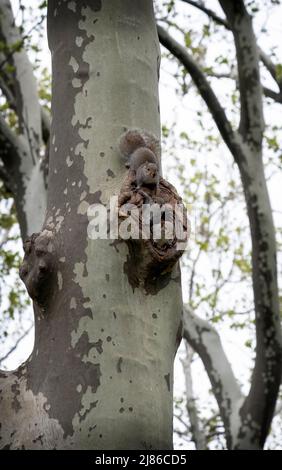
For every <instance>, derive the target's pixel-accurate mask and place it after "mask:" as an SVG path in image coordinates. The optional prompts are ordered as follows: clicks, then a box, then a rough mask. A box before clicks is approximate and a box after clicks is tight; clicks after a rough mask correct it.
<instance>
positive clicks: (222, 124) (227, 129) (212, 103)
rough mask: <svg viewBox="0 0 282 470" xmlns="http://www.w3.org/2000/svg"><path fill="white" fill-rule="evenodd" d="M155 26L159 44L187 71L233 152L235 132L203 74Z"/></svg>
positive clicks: (170, 39)
mask: <svg viewBox="0 0 282 470" xmlns="http://www.w3.org/2000/svg"><path fill="white" fill-rule="evenodd" d="M157 28H158V34H159V39H160V42H161V44H162V45H163V46H164V47H166V48H167V49H168V50H169V51H170V52H171V53H172V54H173V55H174V56H175V57H176V58H177V59H178V60H179V61H180V62H181V63H182V65H183V66H184V67H185V68H186V70H187V71H188V72H189V74H190V75H191V77H192V79H193V81H194V83H195V85H196V86H197V88H198V91H199V93H200V95H201V96H202V98H203V100H204V101H205V103H206V105H207V106H208V108H209V110H210V112H211V114H212V116H213V118H214V121H215V123H216V125H217V127H218V130H219V132H220V134H221V135H222V138H223V140H224V142H225V143H226V145H227V147H228V148H229V149H230V151H231V153H234V151H235V147H236V137H235V133H234V131H233V129H232V127H231V124H230V122H229V121H228V119H227V116H226V114H225V111H224V109H223V108H222V106H221V104H220V102H219V101H218V98H217V97H216V95H215V93H214V91H213V89H212V88H211V86H210V84H209V82H208V81H207V79H206V77H205V74H204V73H203V72H202V70H201V69H200V67H199V66H198V64H197V63H196V61H195V60H194V59H193V57H192V56H191V55H190V54H189V53H188V52H187V50H186V48H185V47H184V46H182V45H181V44H179V43H178V42H177V41H176V40H175V39H174V38H173V37H172V36H170V34H169V33H168V32H167V31H166V30H165V29H164V28H162V27H161V26H160V25H158V26H157Z"/></svg>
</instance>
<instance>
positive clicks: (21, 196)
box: [0, 1, 46, 240]
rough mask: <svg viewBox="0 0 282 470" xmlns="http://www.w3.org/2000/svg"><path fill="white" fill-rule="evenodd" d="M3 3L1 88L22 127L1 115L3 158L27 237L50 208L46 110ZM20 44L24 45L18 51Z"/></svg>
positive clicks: (0, 20)
mask: <svg viewBox="0 0 282 470" xmlns="http://www.w3.org/2000/svg"><path fill="white" fill-rule="evenodd" d="M0 3H1V4H0V40H1V44H2V47H1V51H0V64H1V65H0V88H1V90H2V93H3V94H4V95H5V96H6V99H7V102H8V103H9V105H10V106H11V108H12V109H13V111H14V112H15V113H16V115H17V121H18V129H17V131H14V130H12V129H10V128H9V126H8V124H7V123H6V121H5V120H4V118H3V117H2V116H0V159H1V161H2V163H3V165H4V168H5V172H6V174H7V177H8V186H9V188H10V190H11V191H12V194H13V197H14V200H15V205H16V209H17V216H18V221H19V225H20V229H21V235H22V238H23V240H24V239H25V238H26V237H27V236H28V235H31V234H32V233H33V232H35V231H38V230H40V228H41V227H42V223H43V220H44V215H45V209H46V181H45V175H44V172H43V165H42V163H43V162H42V159H41V157H40V150H41V148H42V122H41V117H42V115H43V114H44V115H45V113H44V111H43V110H42V109H41V106H40V103H39V97H38V90H37V83H36V78H35V76H34V71H33V67H32V64H31V63H30V61H29V58H28V55H27V53H26V51H25V50H24V47H23V40H22V34H21V32H20V31H19V28H18V27H17V26H16V25H15V19H14V15H13V12H12V6H11V3H10V1H6V2H0ZM17 44H18V45H19V44H22V47H18V49H17V50H16V51H15V50H14V48H15V45H17ZM3 51H6V52H5V54H4V52H3ZM11 51H13V53H12V52H11ZM7 65H9V66H10V68H11V69H12V70H13V72H10V74H11V75H10V76H9V74H7V73H6V70H5V67H6V66H7Z"/></svg>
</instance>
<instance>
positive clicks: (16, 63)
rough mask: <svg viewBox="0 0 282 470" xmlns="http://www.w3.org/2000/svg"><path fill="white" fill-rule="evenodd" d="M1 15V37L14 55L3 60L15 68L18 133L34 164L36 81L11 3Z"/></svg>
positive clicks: (37, 111)
mask: <svg viewBox="0 0 282 470" xmlns="http://www.w3.org/2000/svg"><path fill="white" fill-rule="evenodd" d="M0 13H1V14H0V36H1V38H2V40H3V41H4V42H5V44H6V48H7V51H13V54H9V52H7V57H6V59H5V60H8V62H9V64H10V65H12V66H13V67H14V76H13V79H14V84H15V85H14V88H15V102H16V108H17V115H18V118H19V125H20V131H21V133H22V134H23V135H24V136H25V138H26V139H27V141H28V143H29V147H30V152H29V157H32V159H33V162H34V163H35V161H36V160H37V159H38V158H39V149H40V144H41V120H40V105H39V101H38V93H37V86H36V80H35V77H34V74H33V68H32V65H31V63H30V62H29V59H28V56H27V54H26V52H25V50H24V49H23V47H20V45H21V44H22V40H23V38H22V36H21V34H20V32H19V30H18V28H17V26H16V25H15V21H14V17H13V12H12V7H11V3H10V1H6V2H5V3H3V4H1V6H0ZM15 45H19V47H15ZM15 49H16V50H15Z"/></svg>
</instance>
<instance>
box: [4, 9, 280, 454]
mask: <svg viewBox="0 0 282 470" xmlns="http://www.w3.org/2000/svg"><path fill="white" fill-rule="evenodd" d="M44 3H45V2H43V3H42V4H41V7H42V9H41V13H42V12H44ZM220 4H221V7H222V9H221V8H220ZM278 4H279V2H277V1H275V2H273V1H265V2H263V4H262V2H255V1H250V2H245V6H244V3H243V2H236V5H235V2H218V3H217V2H197V1H193V2H192V1H181V0H179V1H163V2H161V1H157V2H155V7H156V13H157V19H158V22H159V36H160V40H161V42H162V43H163V44H164V46H165V48H166V49H164V51H163V56H164V57H163V67H162V69H163V72H164V75H163V76H164V77H166V78H163V81H167V82H169V84H170V85H171V86H173V87H175V86H176V87H177V93H178V94H179V95H180V96H181V101H182V106H184V107H185V103H188V107H189V109H187V110H186V114H185V113H183V112H182V115H181V120H180V123H179V119H176V118H175V122H174V120H173V118H170V119H167V116H166V115H165V116H164V119H163V128H162V130H163V137H164V146H165V147H164V148H165V152H164V154H165V156H166V159H165V167H166V171H167V172H168V173H169V174H171V175H173V177H174V178H175V181H177V182H178V185H180V186H181V187H182V193H183V195H184V197H185V198H186V201H187V203H188V204H190V205H191V206H192V208H193V211H192V217H193V214H194V212H195V213H196V217H197V220H196V224H194V225H195V231H196V235H195V240H194V242H193V243H191V244H190V251H189V253H188V257H187V258H186V259H185V260H183V274H184V297H185V300H186V301H187V309H186V312H185V326H186V327H185V338H186V340H187V342H188V343H189V345H190V349H188V350H187V354H185V353H184V354H183V366H184V371H185V383H186V400H187V406H186V408H187V410H186V411H185V410H183V403H184V402H183V398H182V397H181V399H180V402H181V403H179V401H177V403H176V416H177V417H178V419H177V420H176V422H177V423H178V424H177V426H176V431H177V432H178V435H179V436H180V437H181V439H184V442H186V441H185V440H186V439H188V441H190V440H191V439H192V440H194V442H195V445H196V447H197V448H206V447H212V448H213V447H214V446H219V447H223V448H224V447H225V446H226V442H227V446H228V448H233V447H235V446H237V447H243V448H257V447H259V448H260V447H262V446H263V444H264V441H265V438H266V435H267V432H268V430H269V425H270V422H271V419H272V415H273V408H274V404H275V401H276V397H277V392H278V387H279V383H280V378H281V370H280V366H279V363H281V359H279V358H280V357H281V340H280V333H279V329H280V328H279V323H280V318H279V310H278V294H277V287H275V284H276V281H275V279H276V274H275V269H276V268H275V262H274V261H273V260H274V258H275V251H276V248H275V244H274V233H273V230H274V227H273V223H272V220H271V217H269V215H270V214H271V210H270V207H269V205H268V208H267V205H265V204H268V202H267V201H268V195H267V191H266V185H265V181H264V180H265V178H264V172H265V174H266V179H267V182H268V188H269V189H270V190H271V188H272V186H273V182H274V186H275V175H276V173H277V168H278V169H281V155H280V140H281V137H280V136H281V133H280V130H281V129H280V126H279V124H278V125H277V122H275V120H274V117H275V115H276V114H275V108H276V107H277V106H280V103H281V65H280V63H279V57H277V52H275V48H274V49H273V48H272V47H271V41H269V38H268V36H269V31H268V28H267V27H266V26H265V25H266V24H267V20H266V19H265V18H264V17H266V13H265V12H266V11H267V12H268V13H269V11H270V10H271V8H274V9H277V12H279V6H277V5H278ZM232 5H233V6H234V9H232ZM235 6H236V8H235ZM245 7H247V9H248V12H247V11H246V8H245ZM21 11H24V10H21ZM274 11H276V10H274ZM41 13H40V14H39V16H38V19H37V20H36V22H32V25H36V24H38V23H40V20H41ZM25 14H26V13H25ZM33 14H34V13H33ZM249 14H251V15H252V17H253V18H254V21H255V26H256V37H255V36H254V34H253V28H252V21H251V20H252V18H251V17H250V16H249ZM277 14H278V13H277ZM32 25H31V27H33V26H32ZM39 26H40V25H39ZM29 29H30V28H29ZM34 31H35V32H36V29H35V30H33V32H32V33H34ZM27 32H28V31H24V30H22V31H21V34H22V37H25V40H24V43H25V50H26V49H28V52H29V57H31V58H32V60H33V62H34V63H35V64H36V57H37V55H36V51H35V50H34V49H32V47H29V46H31V45H30V44H29V40H28V41H27V38H29V37H30V35H28V34H27ZM31 36H33V34H32V35H31ZM245 37H247V38H248V41H247V44H245V43H244V41H245ZM271 37H272V38H274V35H273V33H272V36H271ZM175 38H176V39H175ZM257 41H259V44H260V45H263V46H264V47H261V48H259V50H258V53H257ZM274 44H275V41H274ZM21 45H22V44H21ZM17 47H18V48H19V44H18V46H17ZM17 47H15V46H14V49H17ZM33 47H34V44H33ZM35 47H36V46H35ZM14 49H13V54H12V56H13V55H14ZM20 49H21V52H24V51H23V47H20ZM166 50H168V51H169V54H168V53H167V52H166ZM7 51H8V49H6V52H5V53H6V57H5V58H4V61H5V63H4V68H5V74H6V80H5V84H6V88H7V83H8V81H9V80H8V78H7V77H10V81H11V82H12V83H13V79H14V77H12V80H11V74H13V73H14V71H13V68H9V67H8V65H10V64H9V63H8V61H7V56H8V55H9V54H11V52H12V51H9V52H7ZM170 77H172V78H170ZM42 78H43V79H42ZM38 79H39V81H40V82H41V83H42V84H43V86H40V92H41V93H40V100H39V101H40V104H41V105H43V109H44V111H45V112H43V113H42V106H41V111H40V112H41V120H42V129H43V136H45V137H44V139H43V140H45V142H46V141H47V137H48V120H47V119H46V98H47V99H48V91H47V93H46V88H45V87H44V84H45V83H46V80H47V82H48V78H46V74H45V75H44V76H42V74H41V73H40V75H39V74H38ZM3 83H4V82H3ZM5 84H4V88H3V87H2V86H1V88H2V91H3V93H4V89H5ZM262 91H263V93H264V97H263V96H262ZM10 96H12V94H10ZM198 96H199V97H198ZM42 98H43V100H42ZM2 99H3V108H4V109H3V110H2V113H3V116H4V118H5V122H6V123H8V124H9V127H10V128H11V127H12V128H13V126H15V125H16V123H17V118H15V117H14V116H15V114H16V113H15V112H14V109H13V107H12V105H11V102H12V101H13V100H11V99H10V102H9V101H8V94H7V91H6V93H5V94H4V97H3V98H2ZM176 99H177V97H176ZM201 99H203V101H201ZM204 102H205V103H206V104H205V105H203V103H204ZM189 103H193V105H192V104H190V106H189ZM161 104H162V103H161ZM262 104H264V114H265V124H264V122H263V119H262V111H261V109H262ZM206 105H207V106H208V108H209V110H210V113H211V115H212V117H213V121H212V120H211V119H210V118H209V114H208V112H207V108H206ZM186 106H187V105H186ZM193 106H194V108H193ZM254 111H255V112H254ZM183 116H185V117H186V116H187V117H189V121H188V120H187V124H186V123H185V125H184V123H183ZM240 116H241V119H240V120H239V117H240ZM181 121H182V122H181ZM193 121H194V122H193ZM216 126H217V128H216ZM237 129H238V130H237ZM262 136H263V137H264V138H263V139H262ZM222 140H223V141H224V142H225V144H226V145H227V147H228V148H229V150H230V154H228V153H227V151H226V150H225V149H224V147H223V144H222ZM223 149H224V150H223ZM203 154H204V155H203ZM205 154H208V158H206V157H205ZM41 155H42V156H43V155H44V145H43V144H42V147H41ZM221 155H222V156H221ZM231 155H232V157H233V162H236V164H237V168H239V171H238V170H237V168H236V167H235V166H234V164H233V163H232V160H231V158H230V157H231ZM168 158H169V159H168ZM170 167H174V169H170ZM41 168H43V166H41ZM1 176H2V180H3V182H4V183H5V194H8V195H9V194H10V192H11V190H10V189H9V185H8V184H7V182H8V180H7V170H6V168H5V166H4V165H3V166H2V171H1ZM276 184H277V183H276ZM271 185H272V186H271ZM7 190H8V192H7ZM9 204H10V205H11V207H12V204H11V203H10V202H9ZM261 207H263V210H260V208H261ZM247 208H248V214H249V220H250V228H251V233H250V231H249V227H248V219H247V217H244V214H246V213H247ZM7 211H8V212H9V210H7ZM278 215H279V214H277V213H276V212H274V216H275V220H276V228H277V237H278V245H277V246H278V249H279V248H280V246H281V243H280V244H279V240H280V238H279V237H281V235H280V234H281V231H280V228H279V227H280V225H281V221H280V219H279V217H278ZM5 233H6V232H5ZM251 236H252V238H251ZM264 236H266V237H268V242H267V244H265V243H262V240H263V237H264ZM251 240H252V245H251V243H250V241H251ZM13 246H14V245H12V250H13ZM252 253H253V260H251V254H252ZM271 253H272V254H271ZM13 255H15V253H13ZM3 259H5V258H3ZM264 260H266V262H267V265H264ZM208 266H209V269H207V267H208ZM266 266H267V269H266V270H265V268H266ZM260 271H261V274H262V275H261V276H258V273H259V272H260ZM252 272H253V276H254V279H253V281H252V278H251V274H252ZM270 281H271V282H270ZM252 285H253V287H254V300H255V309H254V307H253V298H252V296H251V295H250V292H251V288H252ZM270 287H271V289H270ZM262 294H263V298H261V296H262ZM269 297H271V304H269V300H270V299H269ZM22 298H23V297H22V295H19V296H18V301H19V304H20V302H21V299H22ZM9 305H12V303H11V302H10V303H9ZM17 308H18V305H16V309H17ZM255 312H256V320H255V317H254V314H255ZM269 322H270V323H271V324H270V323H269ZM9 324H10V323H9ZM215 327H216V330H215ZM272 327H273V328H272ZM26 328H27V325H25V329H26ZM269 328H270V331H272V335H269V336H268V334H267V331H268V329H269ZM228 329H233V330H235V331H239V332H240V338H242V343H245V345H244V347H245V349H247V350H249V351H250V353H251V354H254V353H255V343H256V341H257V354H256V361H255V364H254V372H253V374H252V379H251V389H250V392H249V391H248V386H247V383H248V377H241V370H240V369H239V371H238V370H237V374H236V376H237V377H238V378H240V379H241V382H242V383H241V384H240V385H239V384H238V383H237V380H236V379H235V375H234V372H233V370H232V368H231V366H230V363H229V360H231V361H232V359H233V358H232V357H229V360H228V359H227V357H226V355H225V353H224V351H223V349H222V344H221V341H220V339H219V335H218V333H219V332H222V334H223V335H222V339H223V341H224V339H225V336H226V332H227V331H228ZM18 331H19V334H18V336H17V337H18V339H20V338H21V335H22V334H23V333H24V332H22V331H20V329H19V328H18ZM255 331H256V333H257V339H256V340H255ZM237 337H238V335H237ZM266 338H268V340H267V341H266ZM15 340H16V338H15ZM191 346H192V349H191ZM193 351H195V352H193ZM268 353H269V354H268ZM198 355H199V356H200V358H201V360H202V361H203V364H204V367H205V369H206V371H207V373H208V376H209V378H210V381H211V387H212V392H213V394H214V396H215V398H216V401H217V404H215V403H214V402H212V401H211V400H210V399H209V397H205V398H204V399H205V403H202V401H200V402H199V400H197V399H195V391H194V390H193V388H194V389H196V390H197V380H196V379H195V377H196V376H195V369H196V374H198V369H199V366H198V365H197V364H198V363H199V361H198V359H197V357H198ZM273 359H274V360H273ZM232 362H234V361H232ZM269 366H271V370H270V369H269ZM233 367H234V364H233ZM235 368H236V364H235ZM250 368H251V369H252V368H253V367H252V365H251V367H250ZM237 369H238V367H237ZM238 372H239V373H238ZM265 377H267V378H268V379H269V380H270V382H271V386H269V387H267V392H268V394H266V395H264V393H263V391H264V387H265V386H267V380H266V381H265V380H264V378H265ZM260 394H262V395H260ZM246 397H248V399H247V398H246ZM261 397H264V398H263V399H262V398H261ZM201 398H202V397H201ZM243 404H244V406H243V407H242V405H243ZM207 408H208V409H207ZM240 408H241V413H240V415H239V413H238V410H239V409H240ZM279 410H280V405H279V404H278V405H277V410H276V413H279ZM249 412H250V415H251V416H252V422H249V421H248V422H246V416H249ZM239 416H240V419H239ZM242 426H243V428H244V429H243V431H242V430H241V431H240V432H239V433H238V429H240V428H242ZM254 426H255V430H254ZM275 433H276V430H275V426H274V427H273V428H272V432H271V436H272V438H271V441H270V444H269V446H270V447H273V446H275V445H276V444H275V442H276V441H275ZM277 443H278V444H277V445H278V446H279V437H278V438H277Z"/></svg>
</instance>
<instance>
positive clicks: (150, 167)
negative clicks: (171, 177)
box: [136, 162, 159, 186]
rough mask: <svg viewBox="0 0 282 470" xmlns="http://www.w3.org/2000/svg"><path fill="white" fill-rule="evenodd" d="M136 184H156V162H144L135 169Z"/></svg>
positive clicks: (157, 169) (157, 171)
mask: <svg viewBox="0 0 282 470" xmlns="http://www.w3.org/2000/svg"><path fill="white" fill-rule="evenodd" d="M136 182H137V185H138V186H143V185H144V186H146V185H150V186H151V185H157V184H158V183H159V168H158V165H157V164H156V163H150V162H146V163H144V164H143V165H141V166H139V168H137V170H136Z"/></svg>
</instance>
